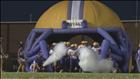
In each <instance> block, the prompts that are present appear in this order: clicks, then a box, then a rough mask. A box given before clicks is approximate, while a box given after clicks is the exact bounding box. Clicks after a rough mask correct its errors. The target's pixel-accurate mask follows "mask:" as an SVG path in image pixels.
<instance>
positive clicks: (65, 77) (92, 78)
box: [1, 72, 140, 79]
mask: <svg viewBox="0 0 140 79" xmlns="http://www.w3.org/2000/svg"><path fill="white" fill-rule="evenodd" d="M1 79H140V74H139V73H136V74H132V73H131V74H127V73H45V72H37V73H31V72H27V73H25V72H23V73H17V72H2V73H1Z"/></svg>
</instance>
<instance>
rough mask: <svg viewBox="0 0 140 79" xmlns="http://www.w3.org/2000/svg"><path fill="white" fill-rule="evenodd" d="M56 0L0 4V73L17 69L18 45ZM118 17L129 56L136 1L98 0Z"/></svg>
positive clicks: (138, 13)
mask: <svg viewBox="0 0 140 79" xmlns="http://www.w3.org/2000/svg"><path fill="white" fill-rule="evenodd" d="M58 2H59V1H56V0H55V1H51V0H46V1H4V0H2V1H1V21H0V29H1V35H0V37H2V39H3V41H2V43H1V45H2V48H3V52H4V53H7V54H8V58H7V59H5V61H8V62H4V64H6V65H4V67H3V70H4V71H16V70H17V67H18V66H17V59H16V58H17V50H18V42H19V41H23V42H25V40H26V38H27V36H28V34H29V32H30V31H31V29H32V28H34V26H35V24H36V22H37V20H38V19H39V17H40V16H41V15H42V13H43V12H44V11H46V10H47V9H48V8H49V7H51V6H52V5H54V4H56V3H58ZM101 2H102V3H104V4H105V5H107V6H108V7H110V8H111V9H112V10H114V11H115V12H116V13H117V14H118V16H119V17H120V19H121V21H122V23H123V25H124V28H125V30H126V32H127V34H128V37H129V38H130V40H131V42H132V45H133V53H135V52H136V50H137V47H138V44H139V43H140V1H101Z"/></svg>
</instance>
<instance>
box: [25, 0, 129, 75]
mask: <svg viewBox="0 0 140 79" xmlns="http://www.w3.org/2000/svg"><path fill="white" fill-rule="evenodd" d="M83 5H84V1H69V6H68V8H69V9H68V10H69V11H68V20H66V21H63V22H62V29H49V28H35V29H32V31H31V32H30V34H29V36H28V38H27V40H26V43H25V48H24V52H25V54H24V55H25V58H26V60H27V64H26V71H30V68H29V66H30V64H31V63H32V62H33V61H34V60H36V58H37V55H38V53H40V55H41V56H42V58H43V59H44V60H45V59H47V58H48V57H49V53H48V51H49V47H48V42H47V41H46V40H47V39H48V37H49V36H51V35H52V34H73V35H75V34H92V35H94V34H99V35H100V36H101V37H102V38H103V39H102V41H101V51H100V59H101V60H102V59H105V58H107V56H108V54H109V53H111V58H112V60H113V62H114V63H117V64H118V65H119V68H120V69H121V70H122V72H128V67H129V66H128V64H129V60H130V56H131V45H130V41H129V39H128V37H127V34H126V33H125V31H124V30H123V29H122V28H116V27H114V28H88V27H89V26H88V23H87V21H86V20H83V17H82V16H83V12H82V10H83V9H81V8H83ZM114 34H115V35H114ZM64 38H65V37H64ZM60 41H61V40H60ZM110 50H111V52H109V51H110ZM44 60H42V61H41V62H43V61H44ZM47 71H52V67H51V65H49V66H47Z"/></svg>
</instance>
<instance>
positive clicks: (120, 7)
mask: <svg viewBox="0 0 140 79" xmlns="http://www.w3.org/2000/svg"><path fill="white" fill-rule="evenodd" d="M57 2H59V1H47V0H46V1H1V21H2V22H5V21H30V20H32V21H37V20H38V18H39V17H40V16H41V14H42V13H43V12H44V11H46V10H47V9H48V8H49V7H51V6H52V5H54V4H56V3H57ZM101 2H102V3H104V4H106V5H107V6H108V7H110V8H111V9H113V10H114V11H115V12H116V13H117V14H118V15H119V17H120V18H121V20H136V15H137V19H139V20H140V1H101ZM136 5H137V7H136ZM30 18H32V19H30Z"/></svg>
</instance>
